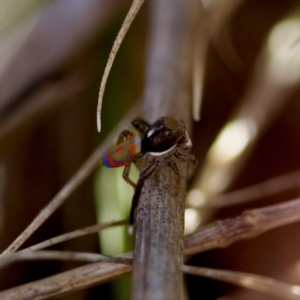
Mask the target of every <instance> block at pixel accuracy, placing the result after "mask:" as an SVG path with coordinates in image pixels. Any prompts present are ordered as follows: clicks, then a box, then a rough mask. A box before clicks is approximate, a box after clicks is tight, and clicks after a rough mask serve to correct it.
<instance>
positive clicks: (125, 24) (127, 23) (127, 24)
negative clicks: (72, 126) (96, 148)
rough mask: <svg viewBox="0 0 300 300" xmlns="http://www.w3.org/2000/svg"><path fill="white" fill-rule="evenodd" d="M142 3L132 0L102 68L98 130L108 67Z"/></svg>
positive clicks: (139, 0) (141, 0) (142, 0)
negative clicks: (103, 68)
mask: <svg viewBox="0 0 300 300" xmlns="http://www.w3.org/2000/svg"><path fill="white" fill-rule="evenodd" d="M143 3H144V0H133V2H132V4H131V7H130V9H129V12H128V14H127V16H126V18H125V20H124V22H123V24H122V27H121V29H120V31H119V33H118V35H117V37H116V39H115V42H114V45H113V47H112V49H111V52H110V54H109V57H108V60H107V63H106V66H105V70H104V74H103V77H102V80H101V85H100V91H99V97H98V106H97V128H98V131H99V132H100V131H101V107H102V98H103V94H104V90H105V85H106V81H107V78H108V75H109V72H110V69H111V67H112V64H113V62H114V60H115V57H116V55H117V52H118V50H119V48H120V45H121V44H122V42H123V39H124V37H125V35H126V33H127V31H128V29H129V27H130V25H131V23H132V22H133V20H134V18H135V16H136V14H137V13H138V11H139V10H140V8H141V6H142V4H143Z"/></svg>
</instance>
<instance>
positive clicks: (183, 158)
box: [174, 150, 198, 166]
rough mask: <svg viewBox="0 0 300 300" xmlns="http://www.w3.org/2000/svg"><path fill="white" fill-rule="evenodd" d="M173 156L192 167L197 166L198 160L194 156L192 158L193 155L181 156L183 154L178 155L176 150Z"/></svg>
mask: <svg viewBox="0 0 300 300" xmlns="http://www.w3.org/2000/svg"><path fill="white" fill-rule="evenodd" d="M174 155H175V157H176V158H177V159H179V160H180V161H183V162H189V163H192V164H193V165H194V166H197V164H198V160H197V158H196V156H194V155H191V154H183V153H180V152H179V151H178V150H175V152H174Z"/></svg>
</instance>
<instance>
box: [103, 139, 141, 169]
mask: <svg viewBox="0 0 300 300" xmlns="http://www.w3.org/2000/svg"><path fill="white" fill-rule="evenodd" d="M140 151H141V137H140V136H138V135H134V134H133V135H131V136H130V137H129V138H128V139H127V140H126V141H124V142H123V143H121V144H119V145H116V146H115V147H113V148H111V149H110V150H108V151H107V153H105V154H104V155H103V157H102V164H103V165H104V166H106V167H108V168H116V167H121V166H124V165H125V164H126V163H127V161H128V160H129V158H130V157H131V156H133V155H137V154H138V153H140Z"/></svg>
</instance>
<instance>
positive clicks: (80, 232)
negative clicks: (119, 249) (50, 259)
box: [22, 220, 128, 251]
mask: <svg viewBox="0 0 300 300" xmlns="http://www.w3.org/2000/svg"><path fill="white" fill-rule="evenodd" d="M126 224H128V221H127V220H122V221H117V222H107V223H102V224H96V225H93V226H89V227H85V228H82V229H78V230H75V231H72V232H69V233H65V234H62V235H59V236H56V237H54V238H52V239H49V240H46V241H44V242H41V243H39V244H36V245H34V246H31V247H28V248H26V249H23V250H22V251H27V250H30V251H37V250H41V249H44V248H47V247H50V246H53V245H56V244H58V243H62V242H65V241H68V240H71V239H74V238H78V237H80V236H84V235H87V234H91V233H95V232H98V231H100V230H103V229H105V228H111V227H113V226H119V225H126Z"/></svg>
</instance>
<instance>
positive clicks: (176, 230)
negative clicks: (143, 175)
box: [132, 160, 185, 299]
mask: <svg viewBox="0 0 300 300" xmlns="http://www.w3.org/2000/svg"><path fill="white" fill-rule="evenodd" d="M184 196H185V182H184V179H182V178H179V177H177V176H174V174H173V171H172V170H171V168H170V167H168V166H167V165H166V162H165V161H164V160H162V161H161V162H160V165H159V166H158V167H157V169H156V170H155V172H154V173H153V174H152V175H151V179H150V178H149V179H148V180H147V182H146V183H145V185H144V188H143V190H142V194H141V199H140V202H139V205H138V207H137V215H136V219H135V224H136V225H135V247H134V263H133V293H132V299H178V297H179V296H180V292H181V288H182V286H181V285H182V275H181V272H180V266H181V264H182V255H183V254H182V236H183V225H184V224H183V213H184ZM166 278H168V280H167V281H166V280H165V279H166Z"/></svg>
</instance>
